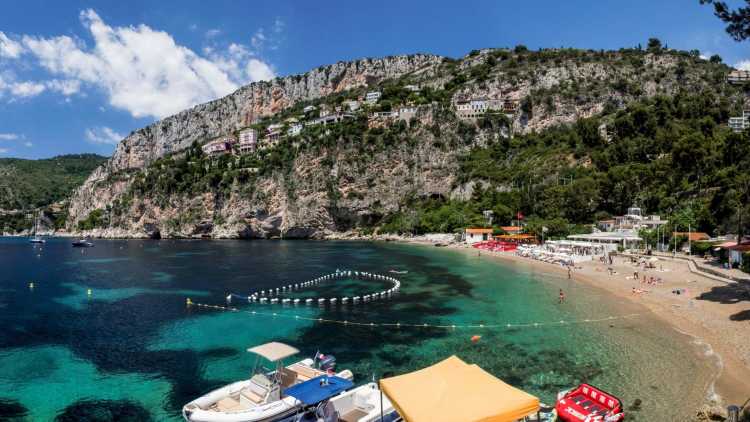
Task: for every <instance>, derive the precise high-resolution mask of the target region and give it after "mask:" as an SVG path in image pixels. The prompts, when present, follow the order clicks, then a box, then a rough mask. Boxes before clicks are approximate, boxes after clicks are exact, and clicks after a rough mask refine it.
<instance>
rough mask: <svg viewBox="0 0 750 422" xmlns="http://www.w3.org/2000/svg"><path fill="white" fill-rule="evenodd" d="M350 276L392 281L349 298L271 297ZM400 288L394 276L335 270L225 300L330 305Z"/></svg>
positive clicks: (379, 295)
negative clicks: (387, 286) (388, 284)
mask: <svg viewBox="0 0 750 422" xmlns="http://www.w3.org/2000/svg"><path fill="white" fill-rule="evenodd" d="M351 277H354V278H359V279H371V280H378V281H389V282H391V283H393V285H392V286H391V288H389V289H387V290H383V291H380V292H375V293H370V294H366V295H361V296H353V297H351V299H350V298H349V297H342V298H337V297H332V298H325V297H312V298H305V299H284V298H281V300H279V299H278V298H274V297H273V296H279V295H281V294H286V293H291V292H292V291H298V290H300V289H303V288H306V287H310V286H317V285H320V284H322V283H325V282H329V281H334V280H339V279H343V278H351ZM400 289H401V281H400V280H398V279H396V278H394V277H391V276H387V275H381V274H374V273H370V272H365V271H351V270H346V271H341V270H336V272H335V273H331V274H326V275H322V276H320V277H316V278H314V279H312V280H308V281H303V282H300V283H290V284H288V285H286V286H282V287H280V288H279V287H276V288H272V289H268V290H260V291H256V292H253V293H250V295H248V296H244V295H238V294H236V293H230V294H229V295H228V296H227V298H226V300H227V303H231V301H232V299H233V298H238V299H242V300H247V301H248V302H250V303H256V302H257V303H264V304H265V303H272V304H277V303H282V304H289V303H293V304H300V303H302V302H304V303H305V304H311V303H313V302H316V303H318V304H319V305H324V304H326V303H328V304H331V305H335V304H336V303H342V304H344V303H350V302H351V303H359V302H360V301H362V302H369V301H370V300H376V299H383V298H386V297H389V296H391V295H393V294H395V293H397V292H398V291H399V290H400Z"/></svg>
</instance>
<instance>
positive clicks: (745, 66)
mask: <svg viewBox="0 0 750 422" xmlns="http://www.w3.org/2000/svg"><path fill="white" fill-rule="evenodd" d="M734 67H735V69H739V70H750V59H745V60H740V61H739V62H737V64H735V65H734Z"/></svg>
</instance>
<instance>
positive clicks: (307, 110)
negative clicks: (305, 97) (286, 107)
mask: <svg viewBox="0 0 750 422" xmlns="http://www.w3.org/2000/svg"><path fill="white" fill-rule="evenodd" d="M313 111H315V106H314V105H309V106H307V107H305V108H303V109H302V112H303V113H305V114H307V113H311V112H313Z"/></svg>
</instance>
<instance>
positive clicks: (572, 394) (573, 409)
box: [555, 384, 625, 422]
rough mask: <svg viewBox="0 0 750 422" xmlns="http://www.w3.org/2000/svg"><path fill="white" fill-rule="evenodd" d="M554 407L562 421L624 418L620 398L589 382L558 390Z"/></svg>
mask: <svg viewBox="0 0 750 422" xmlns="http://www.w3.org/2000/svg"><path fill="white" fill-rule="evenodd" d="M555 409H556V410H557V417H558V419H559V420H561V421H564V422H580V421H590V422H617V421H621V420H623V419H624V418H625V414H624V413H623V409H622V402H621V401H620V399H618V398H617V397H615V396H613V395H612V394H609V393H607V392H605V391H603V390H601V389H599V388H596V387H594V386H592V385H589V384H581V385H579V386H578V387H576V388H574V389H571V390H567V391H562V392H560V393H559V394H558V395H557V404H556V405H555Z"/></svg>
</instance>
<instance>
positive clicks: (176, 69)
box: [0, 9, 274, 117]
mask: <svg viewBox="0 0 750 422" xmlns="http://www.w3.org/2000/svg"><path fill="white" fill-rule="evenodd" d="M81 23H82V24H83V26H84V27H85V28H86V29H87V30H88V31H89V32H90V33H91V36H92V37H93V39H94V45H93V47H88V46H86V45H85V44H84V43H83V42H82V41H80V40H76V39H73V38H71V37H69V36H65V35H62V36H57V37H52V38H42V37H31V36H24V37H23V38H22V43H23V47H24V48H26V49H27V50H28V51H29V52H30V53H31V54H32V55H33V56H34V57H36V58H37V59H38V61H39V63H40V64H41V65H42V66H43V67H44V68H45V69H46V70H47V71H49V72H50V73H52V74H53V75H56V76H60V77H62V80H58V81H57V82H54V83H52V82H49V83H48V84H47V85H46V86H45V85H39V84H37V85H38V86H36V87H35V89H36V90H37V91H39V90H40V89H41V90H42V91H43V90H44V88H45V87H47V88H49V89H50V90H52V91H56V92H59V93H62V94H63V95H71V94H73V93H76V92H78V91H79V90H80V89H81V84H90V85H92V86H95V87H98V88H100V89H102V90H103V91H104V92H105V93H106V94H107V96H108V99H109V103H110V104H111V105H112V106H114V107H117V108H120V109H123V110H127V111H128V112H130V114H132V115H133V116H134V117H145V116H154V117H165V116H168V115H170V114H174V113H176V112H178V111H181V110H183V109H186V108H189V107H191V106H193V105H195V104H198V103H202V102H205V101H209V100H212V99H215V98H217V97H221V96H224V95H227V94H229V93H231V92H232V91H234V90H236V89H237V88H238V87H239V85H241V84H245V83H248V82H253V81H257V80H260V79H269V78H273V77H274V72H273V68H272V67H271V66H270V65H269V64H267V63H265V62H263V61H262V60H260V59H259V58H257V57H256V56H254V55H252V54H251V53H250V52H249V51H248V50H247V49H246V48H245V47H242V46H239V45H236V46H237V47H232V46H231V45H230V47H229V48H228V49H227V50H226V51H222V52H219V53H217V51H216V49H215V48H214V49H210V50H208V51H207V52H205V54H206V56H207V57H201V56H199V55H198V54H196V53H195V52H193V51H192V50H190V49H188V48H186V47H184V46H181V45H178V44H177V43H176V42H175V40H174V38H172V36H171V35H170V34H168V33H166V32H164V31H158V30H154V29H152V28H150V27H149V26H146V25H138V26H127V27H112V26H109V25H107V24H106V23H105V22H104V21H103V20H102V19H101V18H100V17H99V15H97V14H96V12H94V11H93V10H91V9H88V10H85V11H83V12H81ZM40 86H41V88H40ZM25 88H26V92H27V93H29V94H30V93H32V92H34V89H32V87H31V86H26V87H25ZM0 92H2V91H1V88H0ZM39 92H41V91H39ZM37 93H38V92H37Z"/></svg>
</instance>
